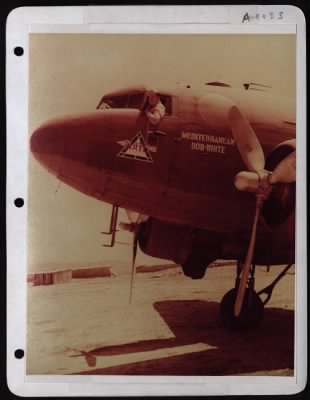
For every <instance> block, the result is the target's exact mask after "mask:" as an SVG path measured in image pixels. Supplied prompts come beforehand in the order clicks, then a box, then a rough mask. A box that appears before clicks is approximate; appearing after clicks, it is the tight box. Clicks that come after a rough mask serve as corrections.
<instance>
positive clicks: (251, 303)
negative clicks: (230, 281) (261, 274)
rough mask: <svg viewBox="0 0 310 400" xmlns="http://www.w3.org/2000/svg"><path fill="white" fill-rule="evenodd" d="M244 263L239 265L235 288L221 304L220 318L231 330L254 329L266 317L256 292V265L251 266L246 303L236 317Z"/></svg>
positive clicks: (244, 302)
mask: <svg viewBox="0 0 310 400" xmlns="http://www.w3.org/2000/svg"><path fill="white" fill-rule="evenodd" d="M242 267H243V265H242V263H241V262H240V261H238V263H237V276H236V282H235V287H234V288H233V289H231V290H230V291H229V292H227V293H226V294H225V296H224V297H223V299H222V301H221V304H220V316H221V320H222V322H223V325H224V326H225V327H226V328H228V329H231V330H239V329H240V330H241V329H243V330H244V329H249V328H254V327H255V326H256V325H258V324H259V322H260V321H261V319H262V318H263V315H264V304H263V302H262V300H261V299H260V297H259V295H258V294H257V293H256V292H255V290H254V282H255V278H254V275H255V264H253V265H252V266H251V269H250V277H249V279H248V286H247V289H246V292H245V296H244V301H243V305H242V309H241V312H240V314H239V315H238V316H237V317H236V316H235V313H234V307H235V302H236V297H237V292H238V287H239V284H240V275H241V272H242Z"/></svg>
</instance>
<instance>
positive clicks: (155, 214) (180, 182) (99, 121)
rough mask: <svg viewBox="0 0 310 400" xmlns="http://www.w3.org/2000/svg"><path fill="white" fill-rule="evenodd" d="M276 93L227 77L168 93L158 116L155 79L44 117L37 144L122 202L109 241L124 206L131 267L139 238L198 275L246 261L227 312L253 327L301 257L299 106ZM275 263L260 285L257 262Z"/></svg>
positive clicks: (73, 176)
mask: <svg viewBox="0 0 310 400" xmlns="http://www.w3.org/2000/svg"><path fill="white" fill-rule="evenodd" d="M156 89H159V88H156ZM268 90H269V89H266V87H264V86H263V85H258V84H252V83H246V84H244V87H242V88H239V89H234V88H232V87H231V86H230V85H228V84H227V83H225V82H221V81H215V82H209V83H206V84H205V85H202V86H201V87H199V88H194V87H191V86H190V85H184V86H183V87H182V86H181V85H177V87H176V88H175V89H174V90H165V89H163V90H159V93H160V100H161V103H162V104H163V105H164V108H165V115H164V116H163V117H162V119H161V120H160V121H159V122H158V123H157V124H156V125H152V124H151V122H150V121H149V119H148V118H147V116H146V113H145V105H146V102H147V99H148V95H149V92H148V90H147V88H146V87H130V88H127V89H124V90H120V91H115V92H113V93H109V94H106V95H105V96H103V97H102V99H101V101H100V102H99V104H98V106H97V110H96V111H94V112H92V113H87V114H78V115H71V116H65V117H63V118H58V119H54V120H51V121H48V122H46V123H44V124H43V125H42V126H40V127H39V128H38V129H37V130H36V131H35V132H34V133H33V134H32V137H31V151H32V153H33V155H34V157H35V158H36V159H37V160H38V161H39V162H40V163H41V164H42V165H43V166H44V167H45V168H46V169H47V170H48V171H49V172H51V173H52V174H54V175H55V176H57V178H58V179H60V180H61V181H63V182H65V183H67V184H68V185H70V186H71V187H73V188H75V189H77V190H79V191H80V192H82V193H85V194H86V195H88V196H91V197H95V198H96V199H98V200H101V201H104V202H107V203H110V204H112V205H113V208H112V214H111V221H110V231H109V233H110V234H111V236H112V237H111V246H113V245H114V242H115V233H116V230H117V229H116V228H117V215H118V213H117V212H118V207H123V208H124V209H126V210H128V217H129V219H131V221H132V224H131V225H130V228H131V230H132V231H133V233H134V245H133V271H134V263H135V256H136V251H137V244H138V243H139V246H140V248H141V250H142V251H143V252H144V253H146V254H148V255H151V256H153V257H159V258H165V259H170V260H173V261H175V262H176V263H178V264H180V265H181V266H182V268H183V272H184V274H185V275H186V276H189V277H191V278H193V279H200V278H202V277H203V276H204V274H205V271H206V268H207V266H208V265H209V264H210V263H211V262H213V261H214V260H216V259H235V260H238V262H237V276H236V282H235V287H234V288H233V289H232V290H230V291H229V292H228V293H227V294H226V295H225V296H224V297H223V299H222V302H221V305H220V312H221V316H222V318H223V322H224V324H225V325H226V326H228V327H233V328H234V327H238V328H239V327H249V326H254V325H255V324H256V323H257V322H258V321H259V320H260V319H261V317H262V315H263V306H264V304H266V303H267V301H268V300H269V298H270V296H271V293H272V289H273V288H274V286H275V284H276V283H277V282H278V281H279V280H280V278H281V277H282V276H283V275H284V274H285V273H286V271H287V270H288V269H289V268H290V266H291V265H292V264H294V262H295V235H294V232H295V228H294V227H295V175H296V152H295V150H296V141H295V136H296V132H295V131H296V129H295V128H296V123H295V103H294V101H291V100H289V99H286V98H283V97H275V96H273V95H271V91H268ZM123 226H126V224H123ZM272 264H287V267H286V268H285V269H284V270H283V271H282V273H281V274H280V275H279V276H278V277H277V278H276V279H275V281H273V282H272V283H271V285H269V286H268V287H267V288H265V289H264V290H262V291H260V292H259V293H256V292H255V290H254V272H255V265H268V266H270V265H272ZM262 295H265V296H264V301H263V299H261V296H262ZM265 297H266V298H265Z"/></svg>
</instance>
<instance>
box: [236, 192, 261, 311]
mask: <svg viewBox="0 0 310 400" xmlns="http://www.w3.org/2000/svg"><path fill="white" fill-rule="evenodd" d="M261 206H262V200H261V198H257V200H256V208H255V216H254V221H253V227H252V233H251V239H250V243H249V247H248V251H247V255H246V257H245V261H244V265H243V269H242V276H241V280H240V283H239V288H238V292H237V297H236V301H235V308H234V314H235V316H236V317H238V316H239V315H240V312H241V309H242V305H243V300H244V295H245V290H246V286H247V281H248V278H249V274H250V268H251V265H252V260H253V254H254V248H255V242H256V231H257V224H258V219H259V215H260V210H261Z"/></svg>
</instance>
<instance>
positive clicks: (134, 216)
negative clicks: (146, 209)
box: [119, 209, 149, 304]
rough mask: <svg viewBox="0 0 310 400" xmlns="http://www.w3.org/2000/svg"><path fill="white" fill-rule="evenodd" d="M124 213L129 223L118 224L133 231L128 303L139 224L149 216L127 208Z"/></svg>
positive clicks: (130, 295) (131, 290)
mask: <svg viewBox="0 0 310 400" xmlns="http://www.w3.org/2000/svg"><path fill="white" fill-rule="evenodd" d="M126 213H127V216H128V219H129V220H130V223H126V222H121V223H120V224H119V226H120V228H121V229H124V230H127V231H129V232H132V233H133V243H132V263H131V279H130V293H129V304H131V300H132V292H133V282H134V277H135V273H136V257H137V250H138V239H139V232H140V224H141V223H142V222H145V221H146V220H147V219H148V218H149V216H148V215H145V214H140V213H137V212H135V211H131V210H127V209H126Z"/></svg>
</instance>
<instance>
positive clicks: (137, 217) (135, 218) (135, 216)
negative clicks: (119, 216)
mask: <svg viewBox="0 0 310 400" xmlns="http://www.w3.org/2000/svg"><path fill="white" fill-rule="evenodd" d="M125 211H126V213H127V217H128V219H129V220H130V221H131V222H133V223H134V224H141V222H145V221H146V220H147V219H148V218H149V215H145V214H141V213H138V212H135V211H131V210H127V209H126V210H125Z"/></svg>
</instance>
